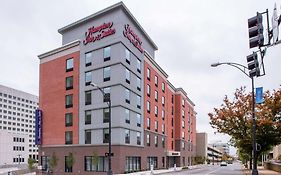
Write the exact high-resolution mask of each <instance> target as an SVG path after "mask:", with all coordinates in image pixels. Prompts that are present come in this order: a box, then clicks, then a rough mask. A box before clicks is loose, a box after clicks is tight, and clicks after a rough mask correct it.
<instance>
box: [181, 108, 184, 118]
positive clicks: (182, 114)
mask: <svg viewBox="0 0 281 175" xmlns="http://www.w3.org/2000/svg"><path fill="white" fill-rule="evenodd" d="M181 116H182V118H184V117H185V115H184V110H183V109H182V110H181Z"/></svg>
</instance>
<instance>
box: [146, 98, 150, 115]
mask: <svg viewBox="0 0 281 175" xmlns="http://www.w3.org/2000/svg"><path fill="white" fill-rule="evenodd" d="M146 110H147V112H148V113H150V102H149V101H147V102H146Z"/></svg>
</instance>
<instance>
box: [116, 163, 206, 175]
mask: <svg viewBox="0 0 281 175" xmlns="http://www.w3.org/2000/svg"><path fill="white" fill-rule="evenodd" d="M202 166H208V165H207V164H204V165H194V166H188V169H197V168H201V167H202ZM181 170H182V167H176V168H169V169H162V170H153V171H152V172H151V171H140V172H135V173H128V174H118V175H154V174H165V173H170V172H177V171H181Z"/></svg>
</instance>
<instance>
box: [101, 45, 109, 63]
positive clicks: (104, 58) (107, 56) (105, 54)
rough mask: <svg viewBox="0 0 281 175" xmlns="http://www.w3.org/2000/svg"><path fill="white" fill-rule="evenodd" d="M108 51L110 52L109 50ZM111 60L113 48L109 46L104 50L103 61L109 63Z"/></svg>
mask: <svg viewBox="0 0 281 175" xmlns="http://www.w3.org/2000/svg"><path fill="white" fill-rule="evenodd" d="M107 49H108V50H107ZM110 58H111V47H110V46H107V47H104V48H103V61H104V62H105V61H109V60H110Z"/></svg>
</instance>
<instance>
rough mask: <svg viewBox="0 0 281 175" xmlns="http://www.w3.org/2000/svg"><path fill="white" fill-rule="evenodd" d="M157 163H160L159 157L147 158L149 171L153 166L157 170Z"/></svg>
mask: <svg viewBox="0 0 281 175" xmlns="http://www.w3.org/2000/svg"><path fill="white" fill-rule="evenodd" d="M157 162H158V160H157V157H147V169H149V168H150V166H151V165H153V167H154V168H155V169H157V168H158V166H157V164H158V163H157Z"/></svg>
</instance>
